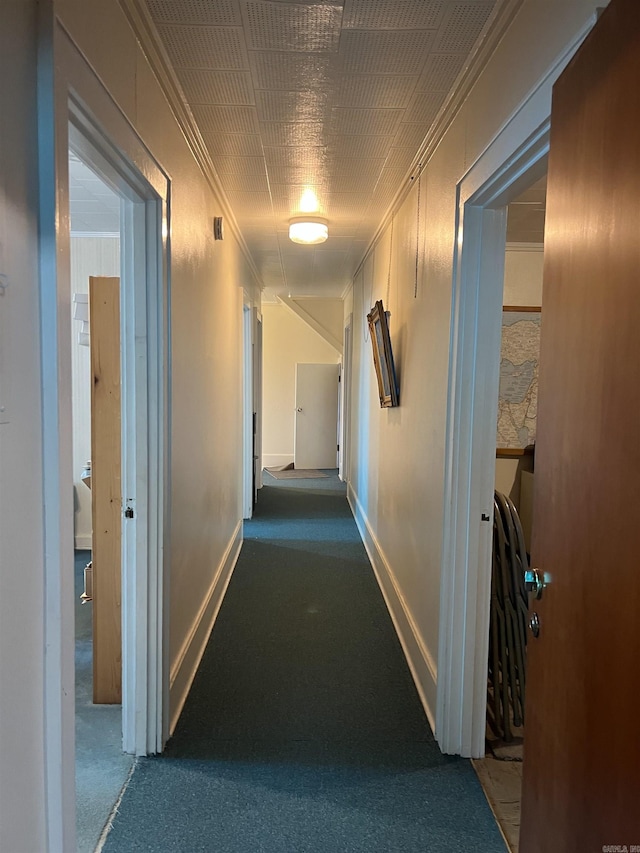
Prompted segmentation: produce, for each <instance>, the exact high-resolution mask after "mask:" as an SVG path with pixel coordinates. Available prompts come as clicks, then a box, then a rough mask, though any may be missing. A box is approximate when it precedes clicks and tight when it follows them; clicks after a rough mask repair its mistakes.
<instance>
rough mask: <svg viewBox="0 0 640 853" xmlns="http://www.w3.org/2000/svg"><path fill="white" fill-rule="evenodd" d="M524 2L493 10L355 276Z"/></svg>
mask: <svg viewBox="0 0 640 853" xmlns="http://www.w3.org/2000/svg"><path fill="white" fill-rule="evenodd" d="M523 3H524V0H498V2H497V3H496V6H495V8H494V10H493V12H492V13H491V15H490V16H489V19H488V21H487V23H486V24H485V27H484V31H483V32H482V34H481V35H480V37H479V39H478V41H477V42H476V45H475V48H474V49H473V50H472V51H471V53H470V54H469V57H468V59H467V61H466V63H465V66H464V68H463V69H462V71H461V72H460V74H458V77H457V78H456V80H455V82H454V84H453V86H452V88H451V91H450V92H449V94H448V95H447V97H446V99H445V101H444V103H443V105H442V107H441V108H440V110H439V111H438V114H437V115H436V117H435V119H434V121H433V123H432V124H431V126H430V127H429V129H428V131H427V134H426V136H425V138H424V140H423V141H422V145H421V146H420V148H419V149H418V153H417V154H416V156H415V157H414V158H413V160H412V162H411V166H410V167H409V170H408V171H407V173H406V175H405V177H404V179H403V181H402V183H401V184H400V187H399V189H398V191H397V192H396V194H395V195H394V197H393V199H392V201H391V204H390V205H389V207H388V208H387V212H386V213H385V215H384V216H383V218H382V220H381V222H380V225H379V226H378V228H377V229H376V231H375V233H374V235H373V237H372V238H371V240H370V242H369V245H368V246H367V249H366V251H365V253H364V255H363V256H362V259H361V261H360V263H359V264H358V266H357V267H356V269H355V272H354V274H353V277H354V278H355V277H356V276H357V274H358V272H359V271H360V268H361V267H362V265H363V264H364V263H365V262H366V260H367V258H368V257H369V255H370V254H371V252H372V251H373V250H374V249H375V247H376V245H377V243H378V241H379V240H380V238H381V236H382V234H383V233H384V232H385V230H386V228H387V226H388V224H389V222H390V221H391V218H392V216H394V215H395V213H396V212H397V211H398V209H399V208H400V206H401V204H402V203H403V201H404V200H405V198H406V197H407V195H408V194H409V193H410V192H411V189H412V188H413V187H414V186H415V185H416V183H417V181H418V179H419V177H420V175H421V174H422V172H423V170H424V169H425V168H426V166H427V163H428V162H429V160H430V159H431V157H432V156H433V153H434V152H435V150H436V148H437V147H438V146H439V144H440V142H441V141H442V139H443V137H444V135H445V134H446V132H447V130H448V129H449V127H450V126H451V124H452V123H453V121H454V119H455V117H456V115H457V114H458V112H459V111H460V108H461V107H462V105H463V103H464V102H465V100H466V98H467V96H468V94H469V92H470V91H471V89H472V88H473V86H474V85H475V83H476V82H477V80H478V78H479V77H480V75H481V73H482V71H483V70H484V67H485V65H486V63H487V61H488V59H489V57H490V56H491V54H492V53H493V52H494V51H495V49H496V47H497V46H498V44H499V42H500V41H501V40H502V38H503V36H504V34H505V32H506V31H507V30H508V29H509V27H510V26H511V23H512V21H513V19H514V18H515V16H516V15H517V13H518V11H519V10H520V7H521V6H522V5H523Z"/></svg>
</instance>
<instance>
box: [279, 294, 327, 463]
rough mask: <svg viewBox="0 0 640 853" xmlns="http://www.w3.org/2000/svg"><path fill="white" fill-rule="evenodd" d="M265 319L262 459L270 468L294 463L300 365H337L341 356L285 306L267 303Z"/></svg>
mask: <svg viewBox="0 0 640 853" xmlns="http://www.w3.org/2000/svg"><path fill="white" fill-rule="evenodd" d="M262 317H263V373H262V376H263V389H262V406H263V409H262V412H263V414H262V418H263V420H262V459H263V465H264V467H265V468H269V467H275V466H277V465H288V464H289V463H290V462H293V453H294V424H295V417H294V411H295V399H296V397H295V394H296V364H297V363H303V364H304V363H309V364H337V363H338V362H339V361H340V353H338V352H337V350H335V349H334V348H333V347H332V346H331V345H330V344H328V343H327V342H326V341H325V340H324V339H323V338H322V337H321V336H320V335H319V334H318V332H316V331H315V330H314V329H312V328H311V326H309V325H307V324H306V323H305V322H304V321H303V320H301V319H300V318H299V317H297V316H296V315H295V314H293V313H292V312H291V311H290V310H289V309H288V308H286V307H285V306H284V305H275V304H271V303H268V302H265V303H264V304H263V306H262Z"/></svg>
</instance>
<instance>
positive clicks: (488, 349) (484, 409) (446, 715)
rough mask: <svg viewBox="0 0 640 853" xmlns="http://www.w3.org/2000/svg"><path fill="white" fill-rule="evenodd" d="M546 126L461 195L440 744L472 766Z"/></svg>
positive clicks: (469, 182)
mask: <svg viewBox="0 0 640 853" xmlns="http://www.w3.org/2000/svg"><path fill="white" fill-rule="evenodd" d="M549 126H550V125H549V120H548V119H547V120H545V121H544V122H543V123H542V124H541V125H539V126H538V127H537V128H536V129H535V130H534V131H533V132H531V133H530V135H529V136H528V137H527V138H526V140H525V141H524V142H523V143H522V144H521V145H520V146H519V147H518V148H517V149H516V150H515V151H512V153H511V154H510V155H508V156H505V153H504V151H503V150H502V151H501V146H500V141H499V140H498V141H496V143H495V145H494V148H495V150H492V149H491V148H490V149H488V151H487V152H486V154H485V155H483V158H482V159H481V160H480V161H478V163H477V164H476V165H475V166H474V167H473V168H472V169H471V170H470V171H469V172H468V173H467V175H466V176H465V178H464V179H463V181H462V182H461V184H460V186H459V203H458V213H457V219H458V222H457V232H458V241H457V244H456V252H455V256H454V285H453V304H452V327H451V362H450V363H451V367H450V373H449V395H448V413H447V442H446V452H445V493H444V517H443V552H442V572H441V590H440V613H441V616H440V636H439V653H438V697H437V711H436V737H437V739H438V742H439V743H440V746H441V748H442V749H443V751H444V752H450V753H454V754H455V753H457V754H461V755H463V756H466V757H469V758H482V757H484V755H485V740H486V719H487V674H488V657H489V616H490V599H491V555H492V547H493V524H492V522H493V503H494V486H495V478H496V413H497V409H498V392H499V375H500V369H499V368H500V357H499V353H500V342H501V331H502V315H503V310H502V308H503V280H504V268H505V247H506V243H507V207H508V205H509V204H510V203H511V202H512V201H514V200H515V199H517V198H518V196H520V194H521V193H522V192H523V191H524V190H525V189H528V188H529V187H531V185H532V184H534V183H536V182H537V181H538V180H539V179H541V178H542V177H543V175H545V174H546V169H547V165H546V161H547V154H548V150H549ZM487 175H489V177H487Z"/></svg>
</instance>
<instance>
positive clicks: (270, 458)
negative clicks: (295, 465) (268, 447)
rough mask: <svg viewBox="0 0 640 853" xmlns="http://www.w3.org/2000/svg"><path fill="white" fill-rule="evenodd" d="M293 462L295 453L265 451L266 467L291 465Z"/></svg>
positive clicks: (264, 462)
mask: <svg viewBox="0 0 640 853" xmlns="http://www.w3.org/2000/svg"><path fill="white" fill-rule="evenodd" d="M291 462H293V453H263V454H262V465H263V466H264V467H265V468H276V467H277V466H278V465H289V464H290V463H291Z"/></svg>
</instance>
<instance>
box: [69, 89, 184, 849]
mask: <svg viewBox="0 0 640 853" xmlns="http://www.w3.org/2000/svg"><path fill="white" fill-rule="evenodd" d="M70 112H71V121H70V123H69V126H68V146H69V161H68V162H69V173H68V174H69V183H68V187H69V221H70V224H71V233H70V235H69V244H70V258H69V260H70V290H71V294H70V298H69V302H71V305H72V312H73V317H74V319H70V324H71V335H70V337H71V341H70V342H69V343H70V347H71V363H72V365H73V369H72V379H73V382H72V383H70V384H72V387H73V392H74V393H73V394H72V398H73V399H72V401H70V402H69V404H68V405H69V408H70V410H71V411H70V416H71V415H72V416H73V417H72V418H71V417H70V420H72V423H73V432H74V441H73V453H74V458H73V474H72V477H73V481H74V497H75V505H74V509H75V512H74V537H75V539H74V545H75V546H76V559H75V563H76V567H77V569H76V571H77V574H78V575H80V573H83V569H84V567H85V566H86V563H87V562H89V561H88V560H87V559H86V558H87V557H89V556H92V558H93V559H92V561H91V562H92V564H93V565H91V566H90V571H89V572H88V573H86V574H87V575H88V577H89V579H90V581H89V587H88V588H84V585H83V589H82V593H83V596H84V598H83V600H84V601H86V602H87V603H85V604H81V605H79V604H78V602H77V600H76V607H75V609H76V613H78V610H79V611H80V617H79V618H78V620H77V628H78V629H79V631H80V633H82V634H83V644H82V648H80V649H79V648H78V646H76V649H77V651H78V652H79V653H78V654H77V656H76V660H77V661H78V663H77V666H76V678H77V681H78V688H77V699H78V701H77V704H76V777H77V780H78V785H77V789H76V805H77V809H76V811H77V821H76V827H77V836H78V849H86V850H93V849H94V848H95V845H96V843H97V841H98V838H99V835H100V832H101V831H102V828H103V826H104V823H105V822H106V820H107V819H108V817H109V814H110V812H111V809H112V807H113V805H114V804H115V802H116V800H117V797H118V795H119V793H120V790H121V789H122V786H123V784H124V782H125V781H126V778H127V775H128V773H129V770H130V767H131V765H132V763H133V759H132V756H134V755H144V754H149V753H155V752H160V751H161V750H162V747H163V745H164V742H165V741H166V738H167V731H168V713H167V708H168V667H167V662H166V654H167V651H166V650H167V643H166V638H167V631H168V625H167V621H166V618H165V610H166V608H165V600H166V593H167V589H166V584H165V574H166V571H167V560H166V557H165V555H166V554H167V552H168V549H167V545H168V542H167V537H166V532H165V531H166V519H167V500H166V496H167V494H168V470H169V468H168V453H167V428H168V420H167V412H168V389H167V377H168V363H167V357H168V348H167V334H168V330H167V320H168V310H167V302H168V287H167V280H166V275H165V272H164V270H165V264H164V246H163V240H164V235H165V234H166V213H167V211H166V186H165V187H164V189H165V192H164V197H163V196H161V195H159V193H158V191H157V189H156V188H154V187H152V186H151V185H150V184H149V183H148V182H147V181H146V180H145V179H144V178H143V177H142V175H141V173H140V171H139V170H138V169H137V168H136V167H135V166H133V164H131V163H130V162H129V161H127V160H125V158H124V157H123V156H122V155H121V154H120V153H119V152H117V151H116V150H115V149H114V148H113V147H112V146H111V145H110V143H109V142H108V140H106V138H105V137H104V136H103V134H102V133H101V132H100V130H99V129H98V128H97V127H95V126H94V125H93V124H92V123H91V121H90V119H89V118H88V117H87V116H86V115H85V114H84V113H83V112H82V109H81V108H80V107H79V106H78V105H76V104H74V103H71V104H70ZM161 188H162V186H161ZM105 288H106V289H105ZM91 294H93V296H92V295H91ZM105 306H106V307H107V314H105ZM107 315H108V316H107ZM85 344H88V346H85ZM67 346H69V344H66V346H65V348H66V347H67ZM63 356H64V351H63ZM107 369H109V370H110V371H111V372H110V374H109V375H108V377H107V373H106V371H107ZM103 370H104V371H105V373H104V374H103V373H102V371H103ZM101 378H102V379H103V380H104V381H103V382H102V385H103V387H104V388H105V390H107V392H108V393H106V394H105V392H104V391H103V398H102V401H101V403H100V405H103V404H104V397H108V398H109V405H110V407H111V409H110V412H109V423H110V424H111V432H110V433H105V431H104V429H98V428H97V427H98V426H99V427H101V428H102V427H103V426H104V423H105V421H106V420H107V418H106V417H105V414H104V409H103V408H101V409H100V410H98V408H97V407H96V406H97V404H96V400H97V399H98V392H97V391H96V389H100V385H101V382H100V379H101ZM94 396H95V398H96V400H94V399H93V398H94ZM92 409H93V412H92ZM116 451H117V452H116ZM81 456H82V457H84V458H80V457H81ZM89 460H90V462H89V464H88V465H87V464H86V463H87V462H88V461H89ZM98 460H100V465H101V466H102V471H103V472H104V471H108V472H109V473H110V477H111V481H110V488H111V496H110V497H109V496H105V493H104V489H102V490H101V489H100V488H99V487H98V486H99V483H98V470H99V469H98ZM79 468H80V470H78V469H79ZM87 475H89V477H91V481H90V482H91V489H88V488H87V484H86V483H85V482H84V481H83V477H84V480H87V479H88V478H87ZM103 483H104V480H103ZM107 504H110V505H111V506H112V507H114V509H113V512H112V515H111V518H112V522H113V523H112V526H111V527H110V528H109V531H108V536H107V538H108V539H109V542H108V546H107V547H106V548H105V545H104V535H105V525H103V524H100V525H98V524H97V523H96V511H97V510H100V511H101V507H102V508H104V507H105V506H106V505H107ZM96 530H99V531H100V537H97V536H96ZM100 541H101V542H102V544H101V546H100V547H102V549H103V550H102V554H103V555H104V559H102V560H101V561H100V558H99V552H98V551H97V550H96V548H97V547H98V543H99V542H100ZM96 560H97V561H96ZM107 577H108V578H109V585H110V586H109V591H108V593H107V592H106V590H105V586H106V580H105V579H106V578H107ZM91 579H92V581H93V583H91ZM80 584H81V580H80V577H78V579H77V581H76V584H75V586H76V587H77V586H80ZM67 588H68V587H67ZM71 588H72V589H73V586H72V587H71ZM74 596H75V591H74ZM90 599H91V600H90ZM98 614H100V615H99V616H98ZM107 623H109V628H108V630H105V628H104V625H105V624H107ZM97 626H102V627H100V630H97ZM76 634H78V631H76Z"/></svg>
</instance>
